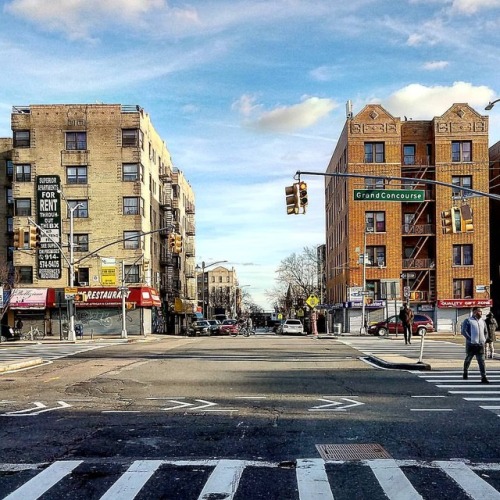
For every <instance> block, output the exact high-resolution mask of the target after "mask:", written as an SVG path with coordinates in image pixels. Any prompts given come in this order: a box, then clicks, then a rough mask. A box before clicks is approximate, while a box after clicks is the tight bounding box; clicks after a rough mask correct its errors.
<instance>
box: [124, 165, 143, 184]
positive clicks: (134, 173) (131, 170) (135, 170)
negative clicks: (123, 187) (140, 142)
mask: <svg viewBox="0 0 500 500" xmlns="http://www.w3.org/2000/svg"><path fill="white" fill-rule="evenodd" d="M122 179H123V181H125V182H135V181H137V180H139V164H138V163H124V164H123V165H122Z"/></svg>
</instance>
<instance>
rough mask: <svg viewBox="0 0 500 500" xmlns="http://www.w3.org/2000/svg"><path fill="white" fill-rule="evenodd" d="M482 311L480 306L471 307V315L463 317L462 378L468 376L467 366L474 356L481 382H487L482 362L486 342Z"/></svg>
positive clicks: (485, 328)
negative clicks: (463, 352) (463, 349)
mask: <svg viewBox="0 0 500 500" xmlns="http://www.w3.org/2000/svg"><path fill="white" fill-rule="evenodd" d="M482 315H483V311H482V310H481V308H480V307H474V309H472V316H470V317H469V318H467V319H465V320H464V322H463V323H462V335H463V336H464V337H465V361H464V374H463V378H464V380H467V379H468V378H469V374H468V371H469V366H470V363H471V361H472V358H473V357H474V356H475V357H476V360H477V364H478V366H479V372H480V373H481V382H482V383H483V384H488V383H489V380H488V379H487V378H486V367H485V364H484V344H485V342H486V331H487V327H486V323H485V321H484V319H483V318H482Z"/></svg>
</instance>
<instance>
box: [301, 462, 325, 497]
mask: <svg viewBox="0 0 500 500" xmlns="http://www.w3.org/2000/svg"><path fill="white" fill-rule="evenodd" d="M296 475H297V485H298V490H299V498H300V500H317V499H318V498H321V500H333V494H332V490H331V488H330V483H329V482H328V476H327V475H326V470H325V462H324V460H323V459H320V458H315V459H309V460H307V459H299V460H297V469H296Z"/></svg>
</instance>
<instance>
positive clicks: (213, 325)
mask: <svg viewBox="0 0 500 500" xmlns="http://www.w3.org/2000/svg"><path fill="white" fill-rule="evenodd" d="M207 321H208V322H209V323H210V332H211V333H212V335H219V333H220V325H221V322H220V321H219V320H218V319H207Z"/></svg>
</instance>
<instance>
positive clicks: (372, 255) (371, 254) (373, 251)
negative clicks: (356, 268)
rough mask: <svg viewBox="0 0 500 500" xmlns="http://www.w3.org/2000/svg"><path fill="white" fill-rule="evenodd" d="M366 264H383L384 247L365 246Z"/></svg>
mask: <svg viewBox="0 0 500 500" xmlns="http://www.w3.org/2000/svg"><path fill="white" fill-rule="evenodd" d="M366 254H367V257H368V258H367V265H369V266H380V267H382V266H385V262H386V260H385V247H377V246H367V247H366Z"/></svg>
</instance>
